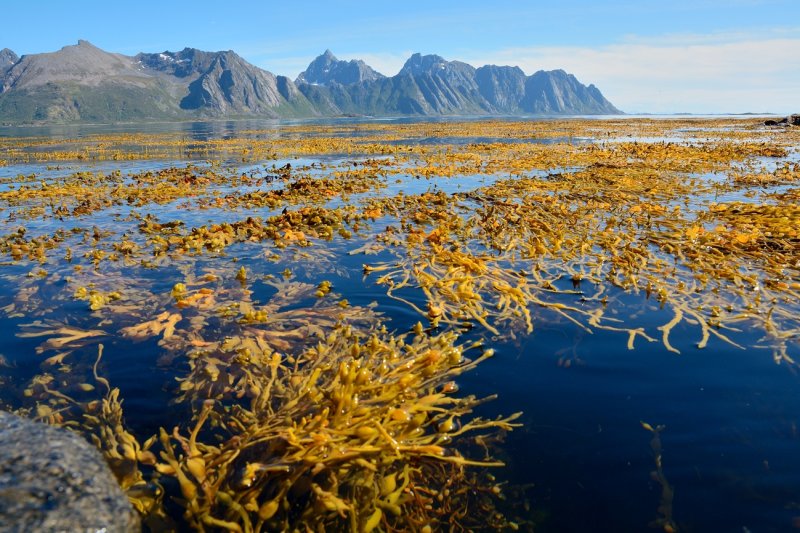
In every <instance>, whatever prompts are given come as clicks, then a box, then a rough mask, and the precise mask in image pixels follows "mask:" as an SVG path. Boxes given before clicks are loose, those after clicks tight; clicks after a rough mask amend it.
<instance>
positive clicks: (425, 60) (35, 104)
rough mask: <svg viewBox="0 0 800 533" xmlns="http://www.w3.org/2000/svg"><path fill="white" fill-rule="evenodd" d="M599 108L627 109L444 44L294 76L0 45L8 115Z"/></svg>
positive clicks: (222, 59)
mask: <svg viewBox="0 0 800 533" xmlns="http://www.w3.org/2000/svg"><path fill="white" fill-rule="evenodd" d="M593 113H619V111H618V110H617V109H616V108H615V107H614V106H613V105H612V104H611V103H610V102H609V101H608V100H606V99H605V98H604V97H603V95H602V94H601V93H600V91H599V90H598V89H597V88H596V87H595V86H594V85H589V86H588V87H587V86H585V85H583V84H582V83H580V82H579V81H578V80H577V79H576V78H575V77H574V76H572V75H571V74H568V73H566V72H564V71H561V70H554V71H548V72H545V71H539V72H536V73H534V74H533V75H531V76H526V75H525V73H524V72H523V71H522V70H521V69H519V68H518V67H503V66H494V65H487V66H483V67H480V68H478V69H476V68H474V67H472V66H471V65H468V64H467V63H463V62H460V61H447V60H445V59H443V58H442V57H440V56H437V55H422V54H414V55H412V56H411V57H410V58H409V59H408V60H407V61H406V63H405V65H404V66H403V68H402V69H401V70H400V72H399V73H398V74H396V75H395V76H391V77H386V76H384V75H382V74H380V73H378V72H376V71H375V70H374V69H372V68H371V67H369V66H368V65H367V64H366V63H364V62H363V61H358V60H351V61H342V60H339V59H337V58H336V56H334V55H333V53H331V51H330V50H326V51H325V53H323V54H322V55H320V56H319V57H317V58H316V59H314V60H313V61H312V62H311V64H310V65H309V66H308V68H307V69H306V70H305V71H304V72H302V73H301V74H300V75H299V76H298V77H297V80H296V81H292V80H290V79H289V78H287V77H285V76H278V75H275V74H273V73H271V72H268V71H266V70H263V69H260V68H258V67H256V66H254V65H252V64H250V63H248V62H247V61H245V60H244V59H242V58H241V57H240V56H238V55H237V54H236V53H234V52H232V51H230V50H228V51H221V52H206V51H202V50H197V49H194V48H184V49H183V50H181V51H179V52H169V51H165V52H161V53H140V54H138V55H136V56H133V57H131V56H126V55H122V54H114V53H110V52H106V51H104V50H101V49H100V48H97V47H96V46H94V45H92V44H91V43H89V42H87V41H78V44H77V45H72V46H65V47H64V48H62V49H61V50H59V51H56V52H51V53H44V54H31V55H23V56H22V57H17V55H16V54H15V53H14V52H12V51H11V50H9V49H4V50H2V51H0V123H37V122H38V123H41V122H118V121H141V120H182V119H198V118H212V117H236V118H239V117H269V118H275V117H314V116H337V115H357V116H364V115H368V116H392V115H421V116H427V115H519V114H593Z"/></svg>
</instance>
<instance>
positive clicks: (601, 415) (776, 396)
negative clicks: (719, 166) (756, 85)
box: [0, 123, 800, 532]
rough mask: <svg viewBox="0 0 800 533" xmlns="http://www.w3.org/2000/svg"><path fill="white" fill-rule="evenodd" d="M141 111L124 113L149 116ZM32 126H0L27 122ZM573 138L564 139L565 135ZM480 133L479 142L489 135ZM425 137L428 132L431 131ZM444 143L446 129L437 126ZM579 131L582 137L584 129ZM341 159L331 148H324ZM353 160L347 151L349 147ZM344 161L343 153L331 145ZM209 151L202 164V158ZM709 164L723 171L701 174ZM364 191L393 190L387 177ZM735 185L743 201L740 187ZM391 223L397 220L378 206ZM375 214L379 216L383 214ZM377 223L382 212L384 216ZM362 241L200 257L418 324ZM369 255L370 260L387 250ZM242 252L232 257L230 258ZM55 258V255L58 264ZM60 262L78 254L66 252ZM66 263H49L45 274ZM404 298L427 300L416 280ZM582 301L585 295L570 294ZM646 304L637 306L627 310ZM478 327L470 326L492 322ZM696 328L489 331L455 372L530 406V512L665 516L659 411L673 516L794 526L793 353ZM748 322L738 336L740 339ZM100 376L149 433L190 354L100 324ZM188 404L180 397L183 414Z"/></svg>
mask: <svg viewBox="0 0 800 533" xmlns="http://www.w3.org/2000/svg"><path fill="white" fill-rule="evenodd" d="M259 125H260V126H263V124H250V123H198V124H186V125H182V126H180V128H181V130H180V131H182V132H184V133H185V134H187V135H191V136H196V137H197V138H198V139H206V138H214V137H215V136H220V137H224V136H226V135H231V134H234V133H235V132H236V130H237V128H253V127H257V126H259ZM141 128H142V127H141V126H137V127H135V128H134V127H120V128H114V129H113V130H115V131H141ZM174 129H175V126H174V125H154V126H151V127H148V128H147V131H150V132H163V131H174ZM20 131H21V130H13V131H12V130H7V131H6V132H5V133H7V134H13V135H19V134H20ZM108 131H109V130H108V129H100V128H88V127H87V128H83V129H81V128H78V129H70V128H51V129H44V130H28V134H31V135H53V136H64V137H72V136H80V135H83V134H86V133H92V134H94V133H102V132H108ZM561 140H563V139H561ZM489 141H493V139H474V140H469V142H489ZM419 142H420V143H425V142H427V140H426V139H421V140H420V141H419ZM436 142H442V140H441V139H437V140H436ZM581 142H582V141H581ZM314 160H315V159H314V158H305V159H303V160H286V161H283V160H281V161H270V162H268V163H266V164H264V165H250V166H242V167H240V168H239V170H240V171H241V172H244V173H254V174H256V175H257V174H258V173H262V172H266V170H265V169H266V168H267V167H270V166H272V165H275V166H281V165H283V164H285V163H286V162H292V163H293V164H295V165H298V164H304V163H310V162H313V161H314ZM327 160H328V161H330V158H328V159H327ZM343 160H344V159H343ZM334 161H335V159H334ZM186 164H187V162H186V161H185V160H180V161H171V160H167V161H139V162H136V161H134V162H114V161H107V162H96V163H89V164H79V163H67V164H64V165H63V166H62V167H61V168H52V167H50V168H48V166H47V165H44V164H30V165H26V164H15V165H11V166H7V167H0V177H1V178H11V177H14V176H17V175H19V174H22V175H27V174H31V173H35V174H37V175H38V176H39V178H40V179H43V180H47V179H48V178H54V177H58V176H63V175H65V174H69V173H71V172H74V171H75V170H76V169H88V170H92V171H100V172H110V171H111V170H114V169H120V170H121V171H122V172H123V174H126V173H134V172H139V171H143V170H158V169H160V168H167V167H169V166H184V165H186ZM198 164H202V163H201V162H199V161H198ZM706 178H707V179H714V176H713V175H709V176H707V177H706ZM493 179H494V178H492V177H475V176H463V177H460V178H454V179H449V180H441V181H437V180H435V179H421V178H418V177H414V176H407V177H405V178H403V179H402V180H401V181H399V182H392V181H391V180H390V182H389V183H388V188H387V189H386V193H388V194H395V193H397V192H399V191H401V190H402V191H403V192H405V193H407V194H412V193H418V192H424V191H426V190H442V191H445V192H447V193H453V192H465V191H469V190H471V189H474V188H476V187H479V186H483V185H487V184H489V183H491V182H492V181H493ZM368 194H378V195H379V194H382V193H381V192H380V191H379V192H376V193H368ZM724 199H725V200H741V199H742V198H741V197H738V196H732V197H730V198H724ZM128 212H129V209H127V208H119V207H115V208H111V209H108V210H106V211H104V212H101V213H97V214H94V215H92V216H91V217H89V218H84V219H81V220H79V221H76V220H66V221H63V222H60V221H57V220H53V219H48V220H43V221H40V220H16V219H14V218H13V217H9V216H8V213H6V214H5V216H3V221H2V226H3V227H2V231H3V233H9V232H11V231H14V230H16V228H17V227H18V226H20V225H24V226H26V227H27V229H28V231H29V232H30V233H31V234H38V233H46V232H52V231H54V229H57V228H59V227H64V228H70V227H72V226H77V225H83V226H86V225H88V226H91V225H96V226H98V227H100V228H102V229H103V230H108V231H113V232H115V233H123V232H125V231H126V229H128V225H129V224H130V222H127V221H126V220H125V217H126V216H127V215H128ZM148 212H151V213H153V214H155V215H156V216H157V217H158V218H159V219H162V220H171V219H175V218H179V219H181V220H183V221H184V222H185V223H186V225H187V226H188V227H191V226H197V225H202V224H207V223H209V222H221V221H225V220H228V221H233V220H238V219H241V218H242V216H243V211H238V212H231V211H222V210H218V211H215V210H213V209H212V210H202V211H199V210H198V211H191V210H184V209H182V208H180V207H179V205H178V204H170V205H166V206H152V207H149V208H148ZM246 214H247V215H252V216H262V217H265V216H269V215H272V214H275V213H274V211H272V210H269V209H261V210H253V211H248V212H247V213H246ZM381 222H382V223H384V224H389V223H392V221H391V220H388V219H387V220H383V221H381ZM379 224H380V223H379ZM379 224H376V226H377V225H379ZM361 244H363V241H362V240H360V239H359V238H358V236H355V237H354V238H353V239H352V240H350V241H342V240H337V241H334V243H333V244H331V250H332V251H333V252H334V259H333V261H332V264H333V265H335V268H333V270H332V269H331V268H332V267H331V266H330V265H315V264H313V262H312V263H304V262H302V261H297V262H291V261H279V262H277V263H274V262H269V261H266V260H265V259H264V250H263V249H262V247H261V246H259V245H247V244H239V245H235V246H232V247H230V248H229V249H228V250H226V252H225V254H224V255H223V256H221V257H213V256H209V257H201V258H199V259H198V260H197V261H196V263H195V264H194V267H193V268H194V270H195V271H196V272H200V271H202V267H203V266H204V265H211V266H214V267H224V268H229V269H230V270H235V269H238V268H239V267H240V266H246V267H247V268H248V269H249V270H250V271H252V272H253V273H254V277H253V279H255V280H256V281H254V282H253V284H252V286H251V287H250V288H251V289H252V290H253V291H254V293H253V299H254V300H255V301H259V302H262V303H263V302H265V301H267V300H268V299H269V297H270V296H271V293H272V292H274V288H272V287H271V286H269V285H266V284H264V283H263V282H261V281H259V279H263V277H264V276H267V275H273V276H278V275H279V273H280V272H281V271H283V270H284V269H285V268H287V267H290V268H291V269H292V271H293V273H294V275H295V276H296V279H298V280H301V281H310V282H313V283H317V282H318V281H319V280H321V279H328V280H330V281H331V282H332V283H333V287H334V290H335V291H336V292H337V293H339V294H341V295H342V296H343V297H345V298H347V299H348V300H349V301H350V303H351V304H353V305H367V304H370V303H371V302H377V304H378V306H377V309H378V310H379V311H380V312H382V313H383V315H384V317H385V323H386V325H387V327H389V329H390V330H397V331H407V330H409V329H410V328H411V327H412V326H413V324H414V323H415V322H416V321H417V320H419V315H418V314H417V313H416V312H414V311H413V310H412V309H410V308H409V307H408V306H405V305H403V304H402V303H400V302H397V301H395V300H392V299H390V298H387V297H386V293H385V289H384V288H383V287H380V286H378V285H376V284H375V280H374V278H364V277H363V274H362V264H363V263H364V262H365V257H364V256H358V255H357V256H354V255H349V254H348V252H349V251H350V250H353V249H355V248H357V247H358V246H360V245H361ZM378 259H380V256H378V257H377V258H375V257H370V258H369V260H378ZM234 261H235V262H234ZM35 266H36V265H34V264H31V263H28V262H26V261H22V262H9V263H6V264H4V265H3V267H2V270H0V305H2V306H4V305H7V304H8V303H10V302H11V299H12V298H13V296H14V295H15V294H16V291H17V289H18V280H19V277H20V276H24V275H25V274H27V273H28V272H30V271H32V270H33V269H34V268H35ZM48 268H50V267H49V266H48ZM54 268H56V269H58V268H60V269H61V272H60V273H61V274H62V275H65V276H66V275H69V273H70V268H71V267H70V265H66V264H62V265H61V266H60V267H54ZM129 270H130V274H131V275H132V276H136V277H137V278H140V279H141V280H142V282H147V283H148V284H150V286H151V288H152V290H153V292H155V293H159V292H161V293H168V292H169V290H170V288H171V287H172V286H173V285H174V284H175V283H176V282H179V281H182V279H183V274H182V273H180V272H177V271H171V270H170V269H152V270H146V269H140V268H136V267H133V266H132V267H130V269H129ZM56 273H58V272H57V270H51V271H50V274H56ZM39 283H40V284H41V287H42V290H43V291H44V294H45V297H46V295H47V294H48V291H50V292H54V291H56V290H58V288H57V287H52V286H51V285H50V284H49V282H48V281H47V280H42V281H40V282H39ZM617 296H618V297H619V298H620V301H618V302H617V305H616V306H615V308H614V312H616V313H617V314H618V317H619V318H621V319H622V320H623V321H628V320H635V321H636V323H637V324H638V325H644V326H650V327H652V328H654V327H655V326H657V325H661V324H663V323H665V322H666V321H667V320H669V311H664V310H660V309H659V307H658V304H657V303H656V302H654V301H650V300H647V299H646V298H645V296H644V295H643V294H633V295H617ZM408 297H409V299H410V300H412V301H413V302H415V303H417V304H418V305H420V306H421V307H422V306H423V297H422V295H421V294H413V293H412V294H409V296H408ZM573 303H574V302H573ZM52 316H53V317H54V318H61V319H66V320H68V321H70V322H71V323H73V324H76V325H79V324H81V323H84V322H85V323H89V322H90V321H88V320H87V318H88V317H87V311H86V304H85V302H82V301H77V300H76V301H74V302H71V303H67V304H64V305H61V306H59V308H57V309H55V310H54V311H53V313H52ZM632 317H635V318H632ZM28 321H29V320H28V319H26V318H25V317H6V316H4V317H3V318H2V330H3V332H4V334H3V337H2V343H0V352H2V354H3V355H4V356H5V358H6V359H7V361H8V365H9V366H8V367H6V368H3V369H2V370H3V374H4V375H6V376H7V377H8V380H7V381H6V387H5V391H4V392H3V395H4V396H5V400H6V401H7V402H8V403H9V404H12V405H13V403H14V401H15V395H18V394H19V393H20V390H21V388H22V387H23V386H24V384H25V383H27V382H28V381H29V380H30V379H31V378H32V377H33V376H34V375H35V374H37V373H38V372H39V368H38V367H39V363H40V360H41V356H39V355H37V354H36V353H35V348H36V346H37V345H39V343H40V342H41V339H39V338H18V337H17V336H16V335H15V333H16V332H17V331H18V330H19V327H20V325H22V324H25V323H27V322H28ZM484 334H485V333H484V332H480V331H473V332H471V333H467V339H469V338H470V336H479V335H484ZM697 336H698V332H697V331H696V330H694V329H691V328H689V327H687V326H686V325H685V324H682V325H681V326H679V327H678V328H676V329H675V331H674V332H673V344H674V345H675V347H676V348H678V349H679V350H680V351H681V355H676V354H674V353H670V352H668V351H667V350H666V349H665V348H664V346H663V345H662V344H660V343H645V342H638V343H637V345H636V349H635V350H627V349H626V339H625V336H624V335H622V334H615V333H611V332H603V331H595V332H594V333H592V334H589V333H587V332H585V331H583V330H581V329H579V328H578V327H576V326H574V325H573V324H571V323H569V322H567V321H565V320H559V319H558V318H557V316H556V315H554V314H552V313H549V312H547V311H545V310H541V311H538V312H536V314H535V320H534V332H533V334H532V335H530V336H525V335H521V336H520V337H519V338H518V339H517V340H516V341H503V342H496V343H494V344H493V347H494V348H495V350H496V352H497V356H496V357H495V358H493V359H491V360H489V361H487V362H486V363H484V364H482V365H481V366H479V367H478V368H477V369H476V370H475V371H473V372H470V373H468V374H466V375H464V376H463V377H462V378H461V379H460V382H459V385H460V386H461V390H462V391H463V392H464V393H466V394H477V395H478V396H485V395H491V394H495V393H496V394H498V395H499V397H498V399H497V400H495V401H493V402H490V403H488V404H486V405H484V406H483V407H482V409H483V410H484V412H485V414H489V415H491V416H495V415H497V414H499V413H511V412H514V411H518V410H521V411H523V412H524V415H523V419H522V422H523V424H524V426H523V427H522V428H519V429H518V430H516V431H514V432H512V433H511V434H509V436H508V437H507V440H506V443H505V445H504V447H503V448H502V449H501V451H500V453H499V455H500V457H501V458H502V459H504V460H505V461H507V463H508V467H507V468H505V469H503V470H501V471H498V472H497V474H496V475H497V476H498V477H499V478H500V479H506V480H507V481H508V483H509V484H510V485H512V486H524V487H526V488H525V490H524V491H523V493H524V497H526V498H527V499H528V500H529V513H530V516H531V517H535V518H536V521H537V522H539V527H538V529H537V531H646V530H648V524H649V523H650V522H651V521H652V520H654V519H655V518H656V516H657V508H658V505H659V500H660V497H661V485H660V484H659V483H658V482H657V481H656V480H655V479H654V478H653V476H652V472H653V471H654V470H655V464H654V457H653V452H652V450H651V448H650V439H651V436H652V435H651V433H649V432H648V431H646V430H645V429H643V427H642V425H641V422H642V421H644V422H647V423H649V424H652V425H653V426H656V425H664V426H665V429H664V430H663V432H662V433H661V440H662V445H663V468H664V474H665V476H666V478H667V479H668V481H669V483H670V485H671V486H672V487H673V488H674V490H675V499H674V519H675V521H676V522H677V524H678V525H679V527H680V528H681V530H684V531H730V532H734V531H735V532H746V531H752V532H761V531H784V530H788V529H790V528H791V527H792V525H793V524H796V523H797V522H796V520H798V517H800V435H799V434H798V423H800V420H798V419H800V394H798V386H799V385H800V383H799V382H798V380H799V379H800V378H798V376H797V374H796V372H795V371H794V369H793V368H791V367H790V366H787V365H786V364H783V365H778V364H776V363H775V362H774V361H773V359H772V357H771V354H770V351H769V350H767V349H759V348H758V347H754V346H757V345H758V344H759V342H758V341H759V339H758V338H753V335H752V334H748V333H747V332H744V333H742V334H740V337H741V339H742V340H743V341H745V344H746V345H748V346H750V347H749V348H748V349H744V350H740V349H737V348H735V347H731V346H729V345H725V344H723V343H721V342H713V341H712V342H711V343H710V344H709V346H708V347H707V348H706V349H703V350H699V349H697V348H696V343H697V341H698V340H699V339H698V338H697ZM738 338H739V337H737V339H738ZM104 343H105V345H106V354H107V355H106V360H105V369H106V371H105V375H106V377H107V378H108V379H109V380H110V382H111V383H113V384H114V385H115V386H118V387H120V389H121V393H122V394H121V396H122V397H123V398H124V399H125V408H126V416H127V421H128V423H129V425H130V426H131V428H132V429H133V430H134V431H136V432H137V433H140V434H142V435H149V434H152V433H154V432H156V431H157V429H158V427H159V426H161V425H164V424H165V420H169V419H170V418H171V417H172V413H173V411H174V410H178V411H179V410H180V408H179V407H175V406H173V405H172V404H170V403H169V402H170V399H171V397H172V390H171V389H170V387H172V386H173V383H174V381H173V380H174V377H175V376H178V375H180V374H181V371H183V370H184V369H183V368H182V367H181V365H180V364H179V363H176V364H175V365H166V366H165V365H163V364H160V363H159V357H160V355H161V354H160V348H159V347H158V346H157V344H156V342H155V340H153V341H152V342H150V341H147V342H143V343H140V344H133V343H131V342H130V341H126V340H124V339H122V338H121V337H114V336H113V334H112V336H111V337H110V338H108V339H105V340H104ZM181 414H182V413H180V412H175V413H174V415H175V416H180V415H181Z"/></svg>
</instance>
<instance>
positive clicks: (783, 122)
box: [764, 115, 800, 126]
mask: <svg viewBox="0 0 800 533" xmlns="http://www.w3.org/2000/svg"><path fill="white" fill-rule="evenodd" d="M764 125H765V126H800V115H789V116H788V117H783V118H782V119H780V120H774V119H768V120H765V121H764Z"/></svg>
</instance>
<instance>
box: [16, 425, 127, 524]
mask: <svg viewBox="0 0 800 533" xmlns="http://www.w3.org/2000/svg"><path fill="white" fill-rule="evenodd" d="M140 530H141V526H140V524H139V517H138V515H137V514H136V513H135V511H134V510H133V508H132V507H131V504H130V502H128V499H127V497H126V496H125V494H123V492H122V490H121V489H120V488H119V485H118V484H117V482H116V480H115V479H114V476H113V474H112V473H111V471H110V470H109V468H108V465H106V463H105V461H104V460H103V457H102V455H100V452H98V451H97V449H96V448H94V447H93V446H92V445H90V444H89V443H88V442H86V441H85V440H84V439H82V438H81V437H79V436H78V435H75V434H73V433H70V432H69V431H67V430H64V429H59V428H56V427H52V426H48V425H46V424H41V423H38V422H33V421H31V420H26V419H23V418H20V417H18V416H16V415H13V414H10V413H7V412H4V411H0V532H3V533H4V532H18V531H20V532H21V531H69V532H73V531H76V532H83V531H86V532H92V533H94V532H96V531H104V532H108V533H112V532H125V533H127V532H131V531H140Z"/></svg>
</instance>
